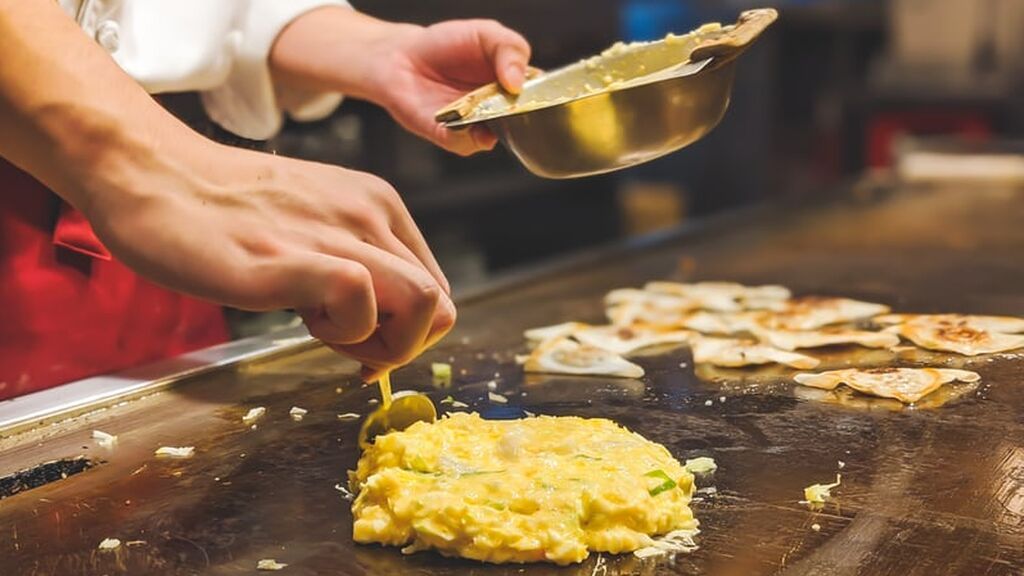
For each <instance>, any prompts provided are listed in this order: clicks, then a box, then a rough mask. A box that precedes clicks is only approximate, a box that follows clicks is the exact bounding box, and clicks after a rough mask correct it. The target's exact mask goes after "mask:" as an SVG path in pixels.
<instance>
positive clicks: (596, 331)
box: [573, 325, 692, 354]
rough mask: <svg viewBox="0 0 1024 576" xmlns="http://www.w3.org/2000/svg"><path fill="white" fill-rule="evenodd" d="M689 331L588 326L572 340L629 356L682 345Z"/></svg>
mask: <svg viewBox="0 0 1024 576" xmlns="http://www.w3.org/2000/svg"><path fill="white" fill-rule="evenodd" d="M691 334H692V332H690V331H689V330H661V329H658V328H652V327H647V326H642V325H633V326H588V327H586V328H583V329H580V330H577V331H575V332H574V333H573V338H575V339H576V340H578V341H580V342H582V343H583V344H588V345H590V346H595V347H597V348H601V349H604V350H608V351H609V352H615V353H616V354H630V353H632V352H636V351H637V350H640V349H643V348H650V347H652V346H661V345H665V344H684V343H685V342H686V341H687V340H688V339H689V338H690V335H691Z"/></svg>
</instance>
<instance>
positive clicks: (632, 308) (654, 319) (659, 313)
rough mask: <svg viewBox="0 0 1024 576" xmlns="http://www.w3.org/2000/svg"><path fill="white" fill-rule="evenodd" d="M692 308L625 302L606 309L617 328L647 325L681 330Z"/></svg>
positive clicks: (610, 320)
mask: <svg viewBox="0 0 1024 576" xmlns="http://www.w3.org/2000/svg"><path fill="white" fill-rule="evenodd" d="M691 310H692V308H683V307H675V306H662V305H660V304H655V303H651V302H639V301H638V302H624V303H622V304H616V305H614V306H610V307H608V308H606V309H605V315H606V316H607V317H608V321H609V322H611V323H612V324H614V325H615V326H632V325H634V324H646V325H648V326H655V327H658V328H666V329H672V328H679V327H680V326H681V325H682V323H683V320H684V319H685V318H686V317H687V315H688V314H689V313H690V311H691Z"/></svg>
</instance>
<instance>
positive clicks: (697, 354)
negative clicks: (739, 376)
mask: <svg viewBox="0 0 1024 576" xmlns="http://www.w3.org/2000/svg"><path fill="white" fill-rule="evenodd" d="M690 342H691V346H692V347H693V361H694V362H696V363H698V364H711V365H713V366H724V367H727V368H739V367H741V366H753V365H757V364H772V363H777V364H784V365H786V366H792V367H793V368H800V369H801V370H807V369H810V368H814V367H816V366H817V365H818V364H819V363H820V361H819V360H818V359H817V358H814V357H813V356H807V355H804V354H798V353H796V352H789V351H786V350H779V349H778V348H773V347H771V346H766V345H764V344H758V343H757V342H755V341H753V340H741V339H734V338H709V337H707V336H700V337H694V338H692V339H691V340H690Z"/></svg>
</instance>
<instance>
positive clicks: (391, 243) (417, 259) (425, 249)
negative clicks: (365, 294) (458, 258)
mask: <svg viewBox="0 0 1024 576" xmlns="http://www.w3.org/2000/svg"><path fill="white" fill-rule="evenodd" d="M381 185H383V186H386V187H387V189H386V190H385V192H383V195H384V196H385V200H384V202H385V204H386V209H387V210H388V213H389V216H390V221H389V222H388V223H382V224H381V225H379V226H376V228H377V230H376V232H375V234H374V237H375V241H376V243H377V246H378V247H379V248H383V249H384V250H386V251H388V252H391V253H392V254H395V255H396V256H398V257H400V258H402V259H404V260H406V261H407V262H410V263H412V264H414V265H418V266H421V267H423V269H424V270H426V272H427V273H429V274H430V275H431V276H432V277H433V278H434V280H436V281H437V284H438V285H439V286H440V287H441V289H442V290H444V292H445V294H451V292H452V288H451V285H450V284H449V283H448V278H446V277H445V275H444V272H442V271H441V265H440V264H438V263H437V259H436V258H435V257H434V253H433V252H432V251H431V250H430V246H428V245H427V240H426V238H424V237H423V233H422V232H420V229H419V227H418V226H416V222H415V221H414V220H413V219H412V214H410V213H409V209H408V208H406V206H405V204H404V203H403V202H402V200H401V198H399V196H398V193H397V192H395V191H394V189H392V188H391V187H390V186H389V185H388V184H387V183H382V184H381Z"/></svg>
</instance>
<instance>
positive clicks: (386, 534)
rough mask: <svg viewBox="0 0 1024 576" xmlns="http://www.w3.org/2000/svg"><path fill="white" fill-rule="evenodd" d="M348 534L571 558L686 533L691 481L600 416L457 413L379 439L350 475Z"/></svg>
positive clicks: (485, 553)
mask: <svg viewBox="0 0 1024 576" xmlns="http://www.w3.org/2000/svg"><path fill="white" fill-rule="evenodd" d="M349 482H350V485H351V488H352V490H353V491H354V492H356V493H357V494H358V496H357V497H356V499H355V502H354V503H353V505H352V512H353V516H354V518H355V523H354V527H353V538H354V539H355V540H356V541H357V542H361V543H372V542H377V543H382V544H387V545H392V546H404V547H405V548H403V552H406V553H411V552H416V551H419V550H424V549H431V548H432V549H436V550H438V551H440V552H441V553H442V554H445V555H449V556H461V557H465V558H470V559H475V560H482V561H485V562H495V563H504V562H541V561H547V562H554V563H557V564H563V565H564V564H571V563H575V562H581V561H583V560H584V559H586V558H587V556H589V554H590V552H591V551H594V552H610V553H613V554H618V553H623V552H631V551H634V550H638V549H642V548H646V547H650V546H653V545H654V544H655V542H656V540H655V537H657V536H660V535H665V534H669V533H673V532H677V531H681V530H686V531H690V533H693V532H694V531H695V530H696V527H697V520H696V519H694V517H693V514H692V512H691V510H690V508H689V502H690V498H691V496H692V493H693V476H692V475H691V474H690V472H688V471H687V470H686V469H685V468H684V467H683V466H682V465H681V464H680V463H679V462H678V461H677V460H676V459H675V458H673V457H672V455H671V454H669V452H668V450H666V449H665V447H664V446H661V445H660V444H656V443H654V442H650V441H648V440H646V439H644V438H643V437H641V436H640V435H638V434H635V433H632V432H630V431H629V430H627V429H625V428H623V427H621V426H619V425H617V424H615V423H614V422H611V421H610V420H605V419H584V418H577V417H551V416H538V417H534V418H527V419H523V420H483V419H481V418H480V417H479V416H478V415H477V414H467V413H456V414H451V415H448V416H446V417H444V418H442V419H440V420H438V421H436V422H433V423H426V422H418V423H416V424H414V425H412V426H410V427H409V428H407V429H406V430H404V431H402V432H393V433H390V434H385V435H383V436H378V437H377V439H376V441H375V443H374V444H373V445H372V446H371V447H370V448H369V449H367V450H366V451H365V452H364V453H363V455H362V457H361V458H360V460H359V464H358V466H357V469H356V470H355V471H354V472H350V478H349Z"/></svg>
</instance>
